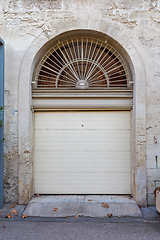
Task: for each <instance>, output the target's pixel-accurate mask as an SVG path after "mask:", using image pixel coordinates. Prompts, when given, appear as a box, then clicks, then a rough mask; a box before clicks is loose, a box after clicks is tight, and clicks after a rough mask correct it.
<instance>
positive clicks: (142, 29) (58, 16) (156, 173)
mask: <svg viewBox="0 0 160 240" xmlns="http://www.w3.org/2000/svg"><path fill="white" fill-rule="evenodd" d="M100 23H103V27H102V24H100ZM109 24H110V25H113V26H115V28H116V29H118V30H119V31H121V32H122V33H123V34H124V35H126V36H127V37H128V38H129V39H130V41H131V42H132V44H133V45H134V47H135V48H136V49H137V52H138V54H139V57H140V58H141V60H142V62H143V66H144V69H145V81H146V83H145V89H142V90H143V91H144V92H145V94H146V120H145V121H146V133H147V138H146V140H145V139H143V136H144V134H143V133H142V135H141V134H140V133H139V136H141V139H143V140H142V141H141V140H138V141H139V146H140V147H139V151H141V146H142V145H143V144H146V148H145V150H144V149H143V151H145V152H144V153H143V154H145V156H146V169H147V191H148V192H147V196H148V204H155V199H154V194H153V192H154V189H155V188H156V187H158V186H160V0H155V1H154V0H132V1H131V0H119V1H118V0H94V1H93V0H88V1H85V0H45V1H43V0H42V1H41V0H27V1H26V0H0V36H1V37H2V39H3V40H4V41H5V49H6V50H5V166H4V167H5V169H4V182H5V186H4V187H5V188H4V189H5V201H6V202H17V201H18V185H19V191H20V188H21V186H23V185H24V182H30V181H32V180H31V178H30V176H29V169H31V168H32V163H31V152H32V149H31V146H30V145H31V144H30V143H28V140H27V137H26V136H28V132H26V133H25V131H24V135H23V139H20V138H19V137H20V136H19V121H21V120H20V118H19V112H16V113H14V114H13V109H14V110H15V109H17V110H19V84H20V82H22V81H25V79H20V69H21V65H22V62H23V59H24V56H25V54H26V52H27V51H28V49H29V47H30V46H31V44H32V43H34V41H36V39H38V37H39V36H40V35H43V37H44V38H45V39H46V41H47V40H50V39H51V38H52V36H53V35H55V36H56V34H58V33H59V32H60V29H68V30H72V29H77V28H79V26H83V28H84V29H85V28H86V29H95V28H96V29H98V30H99V31H102V32H105V31H106V32H107V31H108V32H109V33H111V34H112V36H114V28H113V30H112V28H108V25H109ZM108 29H109V30H108ZM39 46H42V45H41V42H40V43H39ZM140 71H141V70H140ZM139 81H140V80H139ZM24 86H25V84H24ZM140 92H141V91H139V93H137V94H140ZM142 96H143V95H142ZM139 97H141V96H139ZM21 101H24V105H23V113H24V114H25V111H28V108H27V107H26V103H25V99H24V100H23V99H21ZM23 113H22V114H23ZM21 124H22V125H23V124H24V126H25V124H28V122H27V120H26V122H25V121H24V122H23V123H21ZM139 129H140V126H139ZM138 131H139V130H138ZM21 138H22V137H21ZM138 139H140V138H138ZM19 141H23V143H24V144H23V156H22V147H21V146H22V145H21V144H19ZM137 149H138V148H137ZM137 151H138V150H137ZM137 154H139V153H138V152H137ZM26 159H28V160H27V161H26ZM20 162H23V165H22V164H21V165H19V163H20ZM137 164H138V160H137ZM22 166H23V167H22ZM28 166H29V167H28ZM19 169H21V174H20V173H19V171H20V170H19ZM20 175H21V179H20V178H19V176H20ZM28 186H29V185H28ZM22 189H23V190H22V191H24V195H26V196H31V195H32V194H31V193H29V192H30V191H31V190H30V187H28V188H27V187H26V188H25V187H24V186H23V187H22ZM24 189H25V190H24ZM27 199H28V198H26V200H25V201H26V202H27ZM25 201H22V202H25Z"/></svg>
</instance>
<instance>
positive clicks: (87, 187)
mask: <svg viewBox="0 0 160 240" xmlns="http://www.w3.org/2000/svg"><path fill="white" fill-rule="evenodd" d="M130 169H131V167H130V111H77V112H76V111H75V112H74V111H72V112H69V111H68V112H67V111H66V112H65V111H64V112H36V113H35V161H34V171H35V173H34V184H35V193H36V194H37V193H41V194H70V193H72V194H129V193H130V192H131V190H130V189H131V173H130Z"/></svg>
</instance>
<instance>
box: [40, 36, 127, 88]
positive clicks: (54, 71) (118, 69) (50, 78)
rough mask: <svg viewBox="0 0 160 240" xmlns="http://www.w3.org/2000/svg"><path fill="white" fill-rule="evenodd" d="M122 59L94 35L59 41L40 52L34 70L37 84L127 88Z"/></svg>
mask: <svg viewBox="0 0 160 240" xmlns="http://www.w3.org/2000/svg"><path fill="white" fill-rule="evenodd" d="M129 76H130V74H129V71H128V68H127V66H126V64H125V61H124V59H123V58H122V56H121V55H120V54H119V53H118V51H117V50H116V49H114V48H113V47H112V46H110V45H109V44H107V43H106V42H103V41H101V40H98V39H95V38H86V37H77V38H71V39H68V40H65V41H62V42H58V43H57V44H56V45H55V46H54V47H52V48H51V49H49V50H48V51H47V52H46V54H45V55H44V56H43V58H42V59H41V61H40V62H39V65H38V67H37V70H36V75H35V84H36V87H37V88H49V89H51V88H53V89H60V88H61V89H63V88H64V89H96V88H97V89H102V88H107V89H113V88H114V89H115V88H122V89H128V88H130V77H129Z"/></svg>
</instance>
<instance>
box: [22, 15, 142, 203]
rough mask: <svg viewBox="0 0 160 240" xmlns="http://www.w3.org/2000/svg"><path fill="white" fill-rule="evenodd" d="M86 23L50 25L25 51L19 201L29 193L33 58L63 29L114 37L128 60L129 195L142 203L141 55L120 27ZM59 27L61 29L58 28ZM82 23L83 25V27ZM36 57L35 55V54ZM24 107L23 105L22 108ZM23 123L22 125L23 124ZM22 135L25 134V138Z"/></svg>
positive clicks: (101, 22) (62, 31)
mask: <svg viewBox="0 0 160 240" xmlns="http://www.w3.org/2000/svg"><path fill="white" fill-rule="evenodd" d="M89 24H90V22H89V23H87V22H83V21H81V20H80V19H79V21H77V22H75V23H73V26H71V27H67V26H66V25H65V24H64V22H61V23H60V22H59V23H58V24H57V25H56V24H55V25H54V29H52V32H51V34H50V35H49V36H48V35H47V34H46V33H45V32H43V33H41V34H40V35H39V36H38V37H37V38H35V39H34V41H33V42H32V43H31V45H30V46H29V48H28V50H27V51H26V53H25V55H24V57H23V61H22V64H21V68H20V74H19V156H20V159H19V203H20V204H22V203H23V204H24V203H27V202H28V201H29V199H30V198H31V197H32V194H33V187H32V182H33V173H32V159H33V148H32V146H33V117H34V115H33V114H32V107H31V106H32V98H31V85H30V82H31V79H32V74H33V71H34V67H35V65H36V58H38V57H40V55H41V51H39V50H40V49H41V48H42V46H44V45H45V44H47V43H49V41H50V40H51V39H53V38H55V37H56V36H57V35H60V34H62V33H64V32H68V31H71V30H80V29H86V30H93V31H98V32H101V33H102V34H105V35H107V36H109V38H110V39H113V40H114V44H115V45H116V44H118V45H119V46H121V47H122V51H125V55H126V58H127V59H128V62H129V65H130V69H131V72H132V79H133V81H134V88H133V109H132V139H133V140H132V169H133V171H132V194H133V196H134V198H135V200H136V201H137V203H138V204H139V205H141V206H145V205H146V165H145V164H146V163H145V142H146V131H145V129H146V99H145V71H144V66H143V62H142V60H141V57H140V55H139V53H138V51H137V49H136V47H135V46H134V45H133V43H132V42H131V41H130V39H129V38H128V37H127V36H126V35H125V34H124V33H123V31H122V30H120V28H119V26H118V27H117V26H114V25H111V24H107V23H105V22H103V21H99V20H97V21H96V20H93V23H92V27H90V26H89ZM58 26H61V28H58ZM84 26H85V27H84ZM35 56H36V57H35ZM24 106H25V107H24ZM24 122H26V125H24ZM23 136H26V137H25V138H24V137H23Z"/></svg>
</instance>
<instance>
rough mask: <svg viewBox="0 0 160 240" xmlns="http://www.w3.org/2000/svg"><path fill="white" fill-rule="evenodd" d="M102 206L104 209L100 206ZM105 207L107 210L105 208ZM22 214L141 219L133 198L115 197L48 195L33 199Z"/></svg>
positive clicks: (126, 196) (30, 215)
mask: <svg viewBox="0 0 160 240" xmlns="http://www.w3.org/2000/svg"><path fill="white" fill-rule="evenodd" d="M103 203H105V204H107V205H105V204H104V206H105V207H103V206H102V204H103ZM106 207H107V208H106ZM23 214H26V215H27V216H28V217H54V218H57V217H71V216H77V217H78V216H83V217H97V218H105V217H111V216H113V217H124V216H128V217H142V213H141V211H140V209H139V207H138V205H137V203H136V201H135V200H134V199H133V198H130V196H128V195H125V196H119V195H118V196H116V195H50V196H48V195H47V196H40V197H33V198H32V199H31V200H30V202H29V204H28V205H27V207H26V209H25V211H24V213H23Z"/></svg>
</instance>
